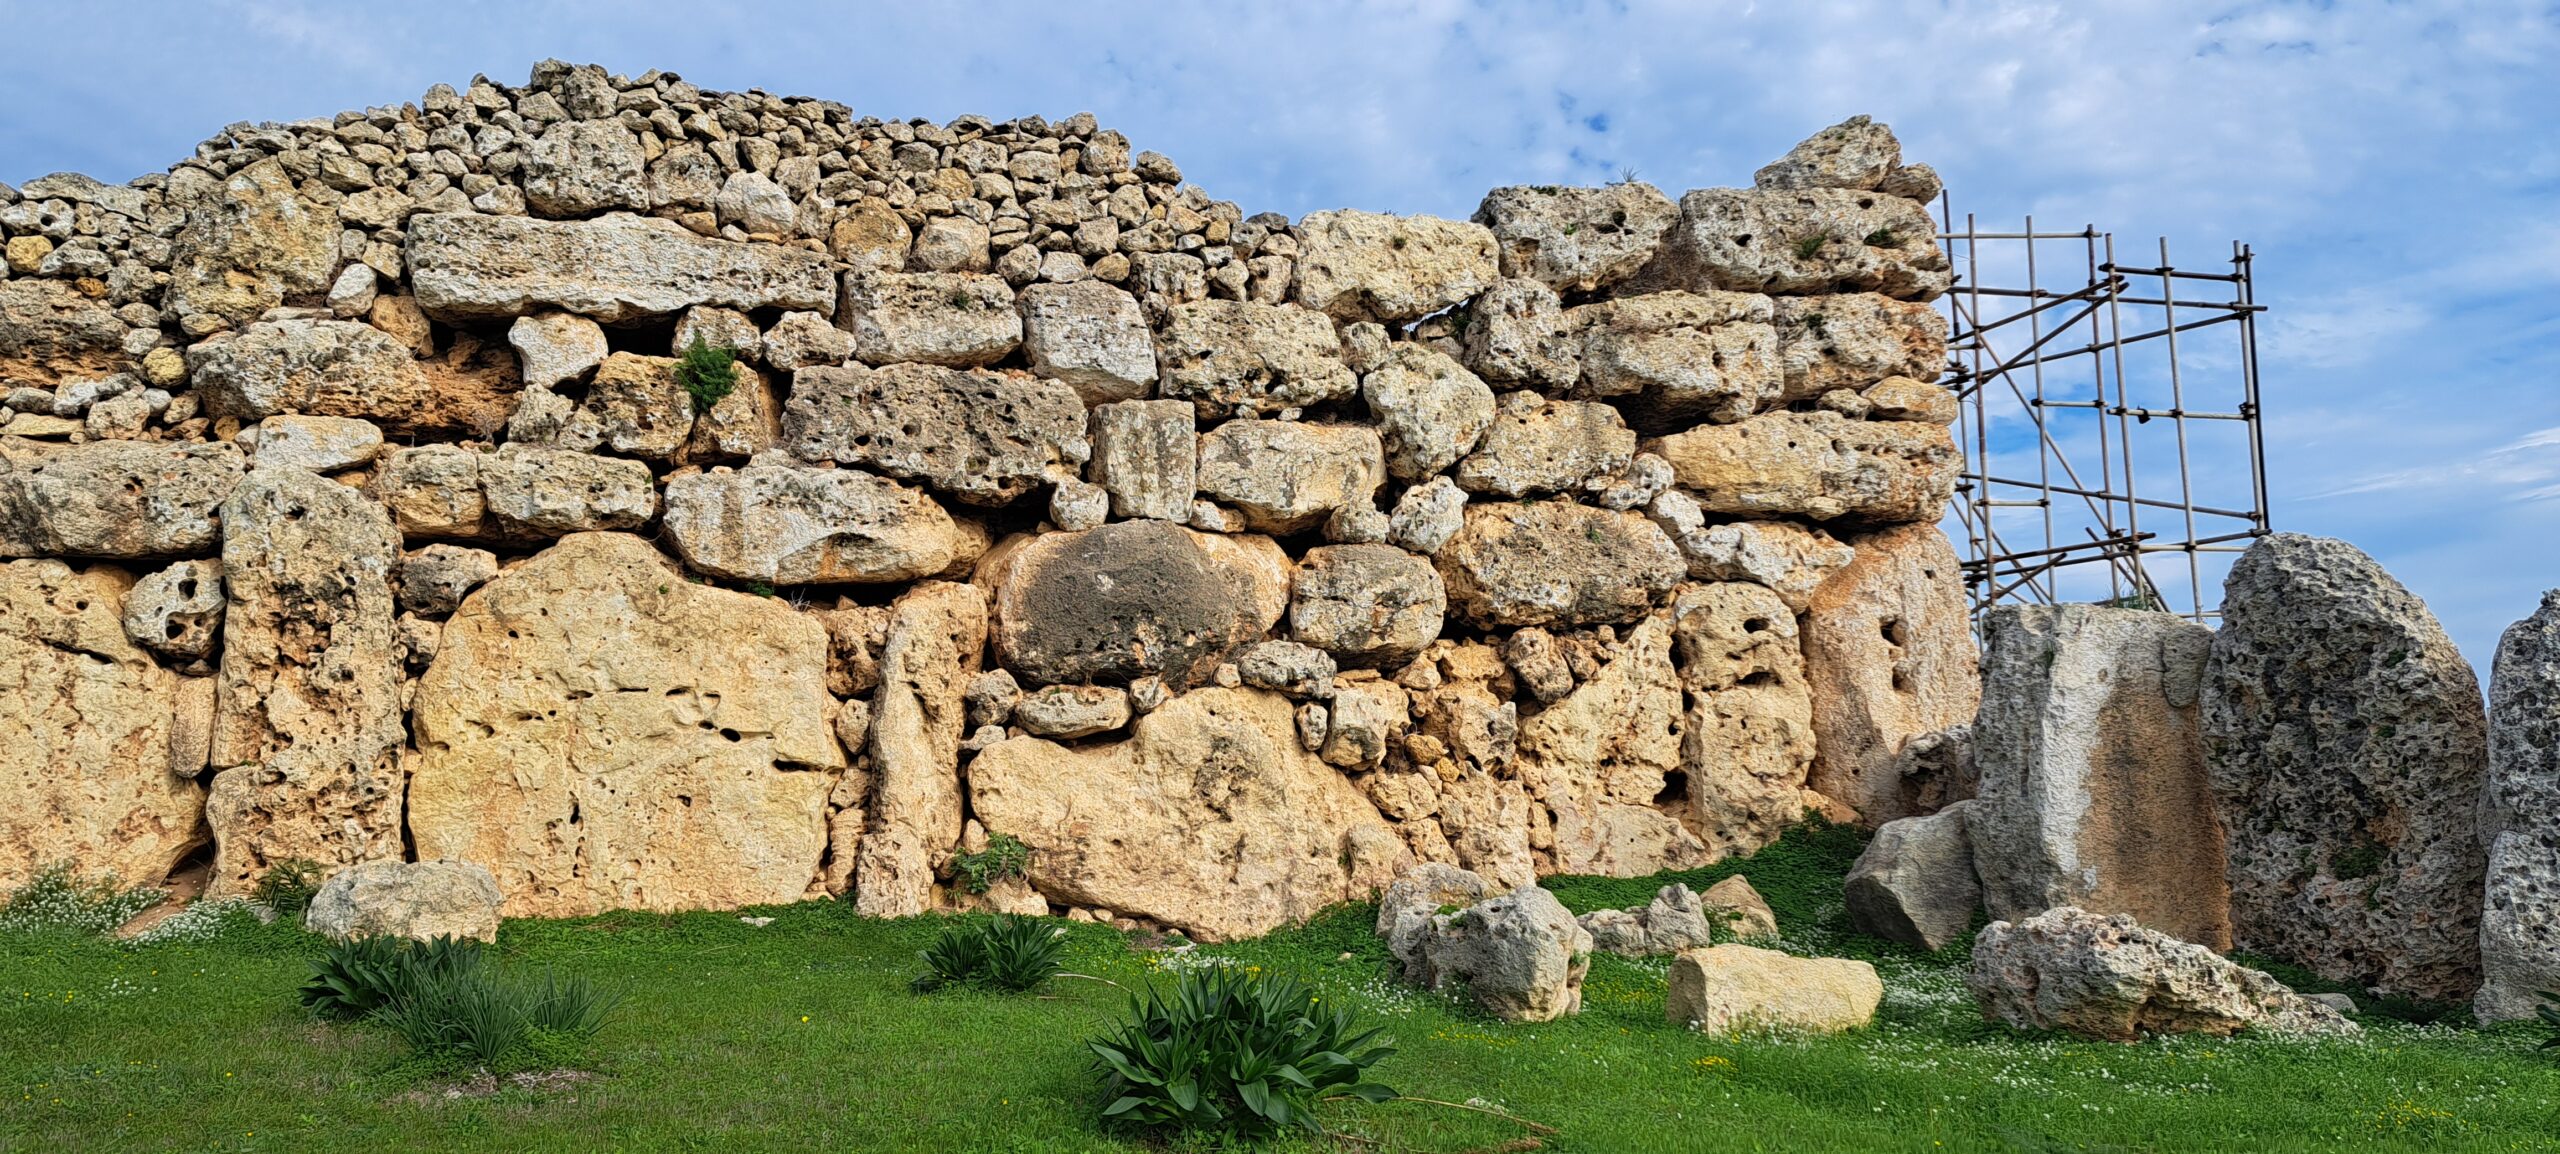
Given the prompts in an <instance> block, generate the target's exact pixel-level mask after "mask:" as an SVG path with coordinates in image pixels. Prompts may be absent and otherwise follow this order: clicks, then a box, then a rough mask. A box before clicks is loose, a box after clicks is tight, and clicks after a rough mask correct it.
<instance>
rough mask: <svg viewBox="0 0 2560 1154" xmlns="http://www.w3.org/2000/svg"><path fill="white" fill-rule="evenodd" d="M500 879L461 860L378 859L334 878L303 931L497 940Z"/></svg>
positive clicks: (306, 914)
mask: <svg viewBox="0 0 2560 1154" xmlns="http://www.w3.org/2000/svg"><path fill="white" fill-rule="evenodd" d="M503 900H504V899H503V898H501V897H499V895H498V879H497V878H495V877H492V876H491V875H490V873H489V870H488V867H486V866H480V865H474V864H472V863H470V862H458V861H422V862H403V861H375V862H365V863H363V864H360V865H352V866H348V867H347V868H345V869H342V870H339V871H338V872H337V873H334V874H331V875H330V876H329V880H328V881H326V882H324V883H322V884H321V886H320V891H319V892H318V893H315V894H313V895H311V906H310V908H309V909H307V910H305V911H303V915H302V925H303V928H305V929H308V930H310V931H311V932H312V933H315V934H319V935H321V936H323V937H328V938H337V939H342V940H343V939H346V938H371V937H394V938H415V939H419V940H425V939H428V938H438V937H454V938H471V939H474V940H477V941H483V942H494V941H497V940H498V906H499V904H500V903H501V902H502V901H503Z"/></svg>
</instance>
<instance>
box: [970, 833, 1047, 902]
mask: <svg viewBox="0 0 2560 1154" xmlns="http://www.w3.org/2000/svg"><path fill="white" fill-rule="evenodd" d="M951 869H952V871H953V872H954V873H957V874H958V875H959V876H960V884H962V885H965V886H967V887H969V892H970V893H973V894H982V893H985V892H987V890H988V889H990V888H992V887H993V886H994V885H995V884H996V883H997V882H1000V881H1003V880H1005V879H1006V878H1019V877H1029V876H1030V871H1031V847H1030V846H1027V845H1024V844H1022V841H1021V839H1019V838H1016V837H1014V836H1013V835H1012V834H1007V833H990V834H988V835H987V848H985V849H982V850H979V851H978V852H976V853H964V854H961V855H959V856H957V857H954V858H952V859H951Z"/></svg>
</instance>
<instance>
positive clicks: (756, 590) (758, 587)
mask: <svg viewBox="0 0 2560 1154" xmlns="http://www.w3.org/2000/svg"><path fill="white" fill-rule="evenodd" d="M747 592H749V593H753V594H755V595H756V596H758V597H771V596H773V583H772V582H770V581H749V582H747Z"/></svg>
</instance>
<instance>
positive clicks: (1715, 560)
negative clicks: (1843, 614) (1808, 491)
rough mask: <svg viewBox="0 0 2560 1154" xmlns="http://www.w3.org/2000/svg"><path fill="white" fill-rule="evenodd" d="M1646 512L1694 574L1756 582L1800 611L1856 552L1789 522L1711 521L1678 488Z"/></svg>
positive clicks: (1826, 535)
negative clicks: (1666, 535) (1716, 522)
mask: <svg viewBox="0 0 2560 1154" xmlns="http://www.w3.org/2000/svg"><path fill="white" fill-rule="evenodd" d="M1645 513H1646V515H1647V516H1649V517H1651V518H1653V523H1654V524H1656V525H1659V526H1661V527H1662V531H1663V532H1664V533H1665V534H1668V535H1669V536H1670V538H1671V543H1672V544H1674V545H1677V546H1679V547H1680V555H1681V556H1682V557H1685V558H1687V559H1688V561H1689V576H1690V577H1691V578H1693V579H1696V580H1699V581H1749V582H1753V583H1755V584H1758V585H1762V586H1765V587H1767V588H1768V590H1769V591H1770V592H1772V593H1775V594H1777V595H1778V599H1779V600H1781V601H1784V602H1785V603H1786V605H1787V608H1788V609H1789V610H1790V611H1793V612H1797V613H1802V612H1804V608H1805V604H1806V603H1807V602H1808V601H1809V600H1811V598H1812V596H1813V591H1814V590H1815V589H1818V588H1820V587H1821V586H1822V583H1823V582H1824V581H1825V580H1828V579H1829V578H1830V576H1831V574H1832V573H1833V572H1834V571H1836V570H1838V569H1839V568H1840V567H1841V566H1843V565H1846V564H1848V563H1849V559H1850V558H1851V557H1852V556H1854V552H1853V551H1852V550H1851V549H1850V548H1849V547H1848V546H1846V545H1843V544H1841V543H1840V542H1839V541H1838V540H1837V539H1836V538H1834V537H1832V536H1831V535H1830V534H1829V533H1825V532H1823V531H1822V530H1820V529H1810V528H1807V527H1805V526H1802V525H1798V524H1795V523H1793V522H1789V521H1727V522H1725V523H1723V524H1719V525H1710V524H1707V522H1706V515H1705V513H1704V512H1703V511H1701V510H1700V509H1699V508H1698V502H1697V499H1696V498H1694V497H1691V496H1690V495H1688V494H1687V493H1683V492H1681V491H1680V490H1678V489H1672V490H1668V491H1665V492H1664V493H1662V494H1661V495H1660V496H1657V497H1655V498H1654V499H1653V502H1652V503H1651V504H1650V505H1647V506H1646V507H1645Z"/></svg>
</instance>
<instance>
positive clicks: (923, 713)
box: [836, 581, 1117, 918]
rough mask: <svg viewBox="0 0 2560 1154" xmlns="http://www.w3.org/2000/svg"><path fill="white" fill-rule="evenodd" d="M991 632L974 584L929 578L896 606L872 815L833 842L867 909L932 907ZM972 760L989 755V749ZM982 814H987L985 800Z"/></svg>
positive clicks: (957, 814)
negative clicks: (970, 693) (971, 696)
mask: <svg viewBox="0 0 2560 1154" xmlns="http://www.w3.org/2000/svg"><path fill="white" fill-rule="evenodd" d="M986 638H987V603H986V598H985V596H984V595H983V594H981V593H979V592H978V590H977V589H975V588H973V587H971V586H967V585H957V584H952V583H949V582H942V581H935V582H928V583H926V584H922V585H918V586H916V587H915V588H913V589H910V590H908V591H907V592H906V594H905V595H903V596H901V597H899V598H898V601H897V603H896V604H895V605H894V606H893V607H892V608H891V610H890V614H889V625H888V640H887V643H886V644H885V645H883V646H882V648H881V654H880V688H879V689H878V690H877V691H875V692H874V693H873V694H872V698H871V727H870V734H869V738H870V742H871V772H872V782H873V784H872V789H871V796H870V797H869V799H868V802H867V808H866V809H865V811H864V812H863V813H862V814H861V818H862V820H863V821H864V823H866V824H865V828H864V829H863V832H862V836H861V840H860V844H859V846H847V845H845V844H843V841H842V839H839V840H838V842H837V845H836V852H837V853H838V854H849V855H850V856H852V857H853V886H854V908H855V909H856V910H859V911H860V912H861V913H862V914H863V915H864V916H866V917H875V918H890V917H906V916H909V915H912V914H920V913H923V912H925V911H926V910H928V909H931V908H932V905H933V883H934V872H935V871H936V870H938V869H940V868H942V866H943V864H944V862H945V860H946V859H947V858H948V857H949V855H950V853H951V850H952V849H953V847H955V846H957V845H959V844H960V836H961V833H962V832H963V826H964V822H965V817H964V811H963V808H962V803H961V793H960V789H961V786H960V732H961V726H962V725H963V724H964V723H965V722H966V721H967V720H968V705H967V701H966V699H965V697H966V693H967V690H968V685H969V679H970V678H971V677H973V676H975V675H976V674H977V672H978V660H979V654H981V653H983V652H984V651H985V650H986ZM975 764H977V765H983V764H985V760H984V758H983V756H981V758H980V759H979V761H978V762H976V763H975ZM978 816H979V818H980V819H981V820H982V821H983V820H986V818H987V814H986V812H985V810H984V809H981V810H980V811H979V814H978ZM989 824H990V828H993V829H997V830H1001V831H1003V832H1007V833H1011V832H1014V831H1013V829H1012V827H1010V826H1004V825H995V824H993V823H989ZM1113 908H1117V907H1113Z"/></svg>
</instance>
